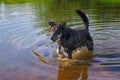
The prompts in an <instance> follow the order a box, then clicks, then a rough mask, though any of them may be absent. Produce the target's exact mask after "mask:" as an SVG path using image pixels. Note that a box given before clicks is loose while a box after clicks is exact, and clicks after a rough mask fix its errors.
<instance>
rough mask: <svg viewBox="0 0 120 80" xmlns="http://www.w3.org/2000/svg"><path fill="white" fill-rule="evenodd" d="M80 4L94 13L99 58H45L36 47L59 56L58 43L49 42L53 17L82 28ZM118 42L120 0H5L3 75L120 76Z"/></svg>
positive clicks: (51, 78)
mask: <svg viewBox="0 0 120 80" xmlns="http://www.w3.org/2000/svg"><path fill="white" fill-rule="evenodd" d="M76 9H81V10H82V11H84V12H85V13H87V14H88V16H89V20H90V33H91V35H92V36H93V39H94V44H95V46H94V48H95V50H94V54H95V55H97V56H96V57H95V58H94V60H95V61H94V62H92V63H91V64H86V65H79V66H71V67H68V68H62V67H61V66H60V65H59V66H53V65H47V64H44V63H42V62H40V61H39V60H38V59H37V58H36V56H35V55H34V54H33V53H32V50H34V51H36V52H38V53H39V54H40V55H42V56H43V57H45V58H46V59H47V60H48V61H50V62H53V61H54V57H53V53H54V52H55V50H56V44H49V42H51V40H50V35H49V26H48V21H51V20H53V21H56V22H57V23H59V22H67V26H68V27H71V28H73V29H80V28H82V27H83V23H82V21H81V20H80V17H79V16H78V15H77V14H76V13H75V10H76ZM48 44H49V45H48ZM119 48H120V2H119V0H111V1H109V0H99V1H98V0H92V1H90V0H1V1H0V80H119V79H120V49H119Z"/></svg>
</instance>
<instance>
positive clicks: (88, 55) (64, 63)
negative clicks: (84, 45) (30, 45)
mask: <svg viewBox="0 0 120 80" xmlns="http://www.w3.org/2000/svg"><path fill="white" fill-rule="evenodd" d="M33 53H34V54H35V55H36V56H37V57H38V58H39V60H40V61H42V62H44V63H46V64H49V65H52V64H53V63H52V62H49V61H47V60H46V59H45V58H44V59H43V58H42V57H41V56H40V55H39V54H37V53H35V52H33ZM72 56H73V59H72V60H71V59H67V56H66V55H59V56H58V58H57V59H58V61H59V64H58V67H59V68H58V76H57V80H87V78H88V68H89V67H90V64H89V62H91V61H92V59H93V53H92V52H91V51H88V50H86V49H82V50H80V51H75V52H74V53H73V55H72Z"/></svg>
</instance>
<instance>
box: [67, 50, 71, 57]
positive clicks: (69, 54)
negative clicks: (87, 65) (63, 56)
mask: <svg viewBox="0 0 120 80" xmlns="http://www.w3.org/2000/svg"><path fill="white" fill-rule="evenodd" d="M67 53H68V59H72V50H68V51H67Z"/></svg>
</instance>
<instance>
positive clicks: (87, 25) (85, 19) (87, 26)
mask: <svg viewBox="0 0 120 80" xmlns="http://www.w3.org/2000/svg"><path fill="white" fill-rule="evenodd" d="M76 12H77V14H78V15H79V16H80V17H81V18H82V20H83V22H84V25H85V29H87V30H88V31H89V20H88V17H87V15H86V14H85V13H83V12H82V11H80V10H76Z"/></svg>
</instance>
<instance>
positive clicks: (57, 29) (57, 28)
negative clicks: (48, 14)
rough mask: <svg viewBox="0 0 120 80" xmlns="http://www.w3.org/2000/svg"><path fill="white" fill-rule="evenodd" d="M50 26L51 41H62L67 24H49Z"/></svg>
mask: <svg viewBox="0 0 120 80" xmlns="http://www.w3.org/2000/svg"><path fill="white" fill-rule="evenodd" d="M48 24H49V25H50V32H51V40H52V41H58V40H60V39H61V37H62V35H63V33H64V29H65V27H66V23H65V22H63V23H61V24H55V22H49V23H48Z"/></svg>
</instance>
